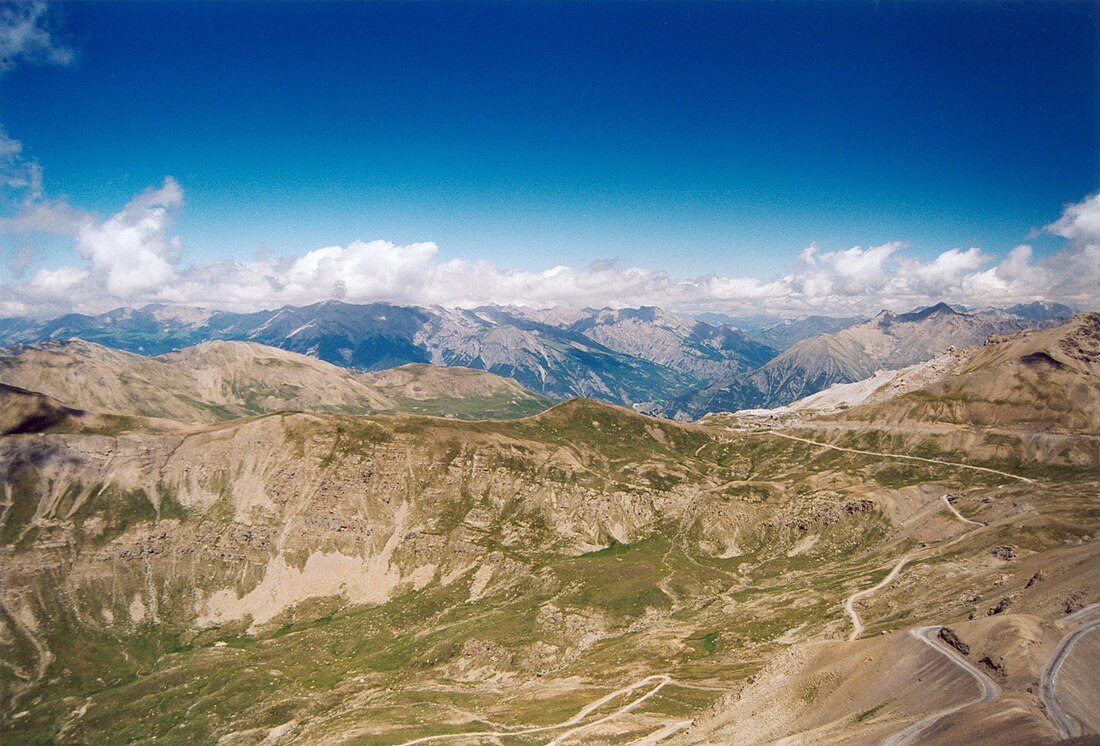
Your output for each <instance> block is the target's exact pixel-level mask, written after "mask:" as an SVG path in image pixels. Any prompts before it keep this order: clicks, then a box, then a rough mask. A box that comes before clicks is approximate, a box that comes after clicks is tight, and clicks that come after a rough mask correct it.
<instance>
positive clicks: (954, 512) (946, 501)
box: [942, 495, 985, 527]
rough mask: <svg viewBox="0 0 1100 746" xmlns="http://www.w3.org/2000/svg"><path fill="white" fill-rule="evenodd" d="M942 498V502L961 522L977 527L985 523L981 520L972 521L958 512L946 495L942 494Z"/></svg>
mask: <svg viewBox="0 0 1100 746" xmlns="http://www.w3.org/2000/svg"><path fill="white" fill-rule="evenodd" d="M942 499H943V504H944V505H946V506H947V509H948V510H950V511H951V512H952V513H953V514H954V515H955V517H956V518H958V519H959V520H960V521H962V522H963V523H969V524H970V525H971V526H979V527H980V526H984V525H985V524H984V523H982V522H981V521H972V520H970V519H969V518H966V517H964V516H963V514H962V513H960V512H959V511H958V510H957V509H956V508H955V506H954V505H952V504H951V501H950V500H948V499H947V495H943V496H942Z"/></svg>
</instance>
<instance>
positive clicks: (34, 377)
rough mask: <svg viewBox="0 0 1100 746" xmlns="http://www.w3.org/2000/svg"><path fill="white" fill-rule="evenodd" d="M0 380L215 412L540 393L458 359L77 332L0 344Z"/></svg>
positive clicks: (110, 407) (510, 398)
mask: <svg viewBox="0 0 1100 746" xmlns="http://www.w3.org/2000/svg"><path fill="white" fill-rule="evenodd" d="M0 382H2V383H6V384H9V385H12V386H19V387H23V388H34V389H35V390H37V391H41V392H43V393H45V394H48V395H50V396H52V397H54V398H56V399H58V400H61V401H64V402H65V403H66V404H68V405H71V406H73V407H77V408H80V409H85V410H93V411H97V412H111V413H115V414H124V415H137V416H145V417H162V418H170V419H175V420H179V421H182V422H215V421H219V420H225V419H230V418H233V417H238V416H242V415H247V414H260V413H264V412H276V411H285V410H290V411H306V412H335V413H349V414H367V413H380V412H420V413H424V414H438V415H452V416H458V417H474V418H477V417H504V418H507V417H521V416H525V415H529V414H534V413H536V412H539V411H542V410H543V409H546V408H547V407H548V406H550V401H549V400H547V399H545V398H543V397H541V396H538V395H537V394H532V393H531V392H529V391H526V390H524V389H523V388H522V387H521V386H519V384H517V383H516V382H515V381H512V380H510V379H507V378H501V377H499V376H495V375H492V374H491V373H486V372H484V371H473V370H468V369H465V368H444V367H436V366H428V365H407V366H403V367H400V368H395V369H391V370H388V371H380V372H372V373H356V372H353V371H350V370H347V369H344V368H339V367H337V366H334V365H331V364H329V363H326V362H323V361H321V360H317V359H316V358H312V357H308V356H306V355H299V354H297V353H293V352H287V351H286V350H280V349H276V348H273V347H268V346H265V345H261V344H256V343H254V342H204V343H202V344H199V345H196V346H194V347H189V348H186V349H183V350H180V351H178V352H172V353H167V354H164V355H161V356H159V357H153V358H149V357H144V356H142V355H136V354H133V353H129V352H123V351H120V350H113V349H110V348H107V347H103V346H101V345H97V344H93V343H90V342H83V341H81V340H69V341H63V342H45V343H40V344H34V345H20V346H14V347H8V348H0Z"/></svg>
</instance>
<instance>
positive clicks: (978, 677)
mask: <svg viewBox="0 0 1100 746" xmlns="http://www.w3.org/2000/svg"><path fill="white" fill-rule="evenodd" d="M940 629H942V628H941V627H939V626H936V625H933V626H931V627H920V628H918V629H914V630H910V631H909V634H911V635H913V637H916V638H917V639H918V640H920V641H921V642H923V643H924V644H925V645H927V646H928V647H930V648H932V649H933V650H935V651H936V652H937V653H939V654H940V655H943V656H945V657H946V658H947V659H948V660H950V661H951V662H952V663H954V664H955V665H956V666H958V667H959V668H962V669H963V670H964V671H966V672H967V673H968V674H970V675H971V676H973V677H974V679H975V681H977V682H978V686H980V687H981V689H982V693H981V696H980V697H979V698H978V700H977V701H979V702H988V701H989V700H991V699H996V698H997V697H999V696H1001V687H1000V686H998V685H997V682H995V681H994V680H993V679H991V678H989V676H987V675H986V674H985V672H984V671H982V670H981V669H980V668H977V667H976V666H974V664H972V663H971V662H970V661H968V660H967V659H966V658H963V657H962V656H961V655H959V654H958V653H957V652H956V651H954V650H952V649H951V648H948V647H946V646H944V645H940V644H939V643H937V642H936V641H935V640H934V639H933V638H932V635H934V634H938V633H939V631H940ZM971 704H973V703H972V702H964V703H963V704H961V705H956V706H955V707H949V708H947V709H946V710H940V711H939V712H933V713H932V714H931V715H929V716H927V717H925V718H923V719H921V720H918V721H917V722H915V723H913V724H912V725H910V726H909V727H908V728H906V729H905V730H902V731H898V732H897V733H895V734H894V735H892V736H890V737H889V738H887V739H886V740H885V741H883V742H882V744H883V746H903V744H905V743H908V742H909V741H910V740H911V739H912V738H914V737H916V736H917V735H919V734H921V733H923V732H924V731H926V730H928V729H929V728H931V727H932V726H933V725H934V724H935V723H937V722H939V720H940V719H941V718H944V717H947V716H948V715H950V714H951V713H953V712H958V711H959V710H961V709H962V708H964V707H967V706H969V705H971Z"/></svg>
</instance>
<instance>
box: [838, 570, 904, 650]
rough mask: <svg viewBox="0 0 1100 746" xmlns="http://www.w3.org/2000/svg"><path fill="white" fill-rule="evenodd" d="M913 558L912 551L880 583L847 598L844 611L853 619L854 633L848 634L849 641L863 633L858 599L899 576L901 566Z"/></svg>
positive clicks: (856, 638)
mask: <svg viewBox="0 0 1100 746" xmlns="http://www.w3.org/2000/svg"><path fill="white" fill-rule="evenodd" d="M911 559H913V553H912V552H911V553H909V554H907V555H905V556H904V557H902V558H901V559H900V560H898V563H897V564H896V565H894V567H893V569H892V570H890V574H889V575H887V576H886V577H885V578H883V579H882V580H880V581H879V582H878V585H875V586H873V587H871V588H868V589H866V590H862V591H859V592H857V593H853V594H852V595H850V596H848V598H847V599H845V601H844V612H845V613H846V614H847V615H848V618H850V619H851V620H852V634H850V635H848V642H852V641H854V640H858V639H859V636H860V635H862V634H863V622H861V621H860V620H859V614H857V613H856V609H855V605H856V601H858V600H859V599H861V598H863V597H864V596H870V595H871V594H872V593H874V592H875V591H877V590H879V589H880V588H882V587H883V586H885V585H889V584H890V582H892V581H893V579H894V578H896V577H897V576H898V573H899V572H901V568H903V567H905V563H906V562H908V561H909V560H911Z"/></svg>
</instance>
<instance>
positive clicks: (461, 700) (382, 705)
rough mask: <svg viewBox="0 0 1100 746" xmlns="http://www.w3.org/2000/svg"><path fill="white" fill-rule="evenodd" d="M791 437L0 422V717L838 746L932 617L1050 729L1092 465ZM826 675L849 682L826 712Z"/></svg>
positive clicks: (915, 678)
mask: <svg viewBox="0 0 1100 746" xmlns="http://www.w3.org/2000/svg"><path fill="white" fill-rule="evenodd" d="M46 404H48V402H46ZM28 406H32V408H33V406H34V403H33V402H32V403H31V404H30V405H28ZM43 406H45V405H43ZM50 406H55V405H50ZM32 414H33V413H32ZM55 415H56V413H55ZM32 419H33V418H32ZM798 437H801V436H798ZM809 440H810V439H808V438H806V439H803V440H795V439H791V438H788V437H783V434H782V433H775V432H768V431H746V432H736V431H733V430H730V429H728V428H727V427H726V426H724V425H720V426H716V427H711V428H705V427H699V426H683V425H678V424H675V423H671V422H666V421H660V420H654V419H650V418H645V417H642V416H640V415H636V414H634V413H631V412H628V411H625V410H621V409H617V408H614V407H610V406H607V405H602V404H596V403H593V402H588V401H582V400H578V401H573V402H569V403H567V404H564V405H561V406H559V407H557V408H555V409H553V410H550V411H548V412H546V413H544V414H542V415H539V416H537V417H533V418H529V419H525V420H518V421H514V422H488V421H486V422H473V423H469V422H458V421H448V420H441V419H431V418H422V417H408V416H405V417H395V418H385V417H353V416H340V415H315V414H273V415H266V416H258V417H251V418H245V419H238V420H233V421H230V422H226V423H222V424H215V425H189V426H182V425H176V426H172V427H168V426H166V425H165V423H164V422H157V421H148V420H142V419H140V418H132V417H131V418H122V417H92V416H89V415H84V414H81V413H75V412H67V411H62V412H61V413H60V415H56V416H54V417H53V418H52V419H46V420H41V424H40V426H37V427H35V426H28V427H24V428H22V429H21V431H20V432H18V433H16V434H11V435H8V436H5V437H3V438H2V439H0V474H2V475H3V484H4V502H5V508H4V513H3V523H2V525H0V538H2V541H3V544H4V550H3V551H4V579H5V583H4V589H3V615H2V618H3V628H2V634H0V645H3V659H4V661H5V662H6V663H7V665H6V666H5V667H4V668H3V669H0V670H2V671H3V674H2V675H3V682H4V698H5V699H4V703H3V723H4V729H5V732H8V733H11V734H14V737H16V738H18V739H23V740H27V741H33V740H35V739H38V740H41V739H47V740H48V739H54V740H57V741H60V742H69V743H77V742H79V743H118V742H122V741H127V740H136V741H144V740H151V739H152V738H154V737H156V738H157V740H158V742H160V743H163V742H166V741H167V742H169V743H172V742H175V743H188V742H215V741H217V742H221V743H226V744H234V743H239V744H245V743H261V742H268V743H274V742H279V743H318V742H324V743H377V744H401V743H411V742H413V741H415V740H416V739H421V738H426V737H430V736H439V735H443V734H461V733H479V732H485V733H488V732H493V733H497V734H501V733H508V734H509V735H506V736H493V738H497V737H500V738H501V739H502V741H503V742H507V743H532V744H533V743H549V742H554V743H607V744H626V743H632V742H635V741H636V740H638V739H644V738H647V737H649V736H651V735H654V734H663V736H674V737H675V739H679V740H678V742H683V743H696V742H708V743H731V742H746V743H748V742H767V741H770V740H774V738H775V737H777V735H778V734H780V733H784V734H800V733H801V734H812V737H811V735H806V736H805V738H807V739H810V740H814V739H817V738H818V736H819V735H821V734H825V733H828V734H832V735H831V736H830V738H834V739H838V740H844V741H846V742H867V743H870V742H877V741H880V740H881V739H882V738H883V737H885V736H887V735H889V734H891V733H894V732H897V731H899V730H901V729H902V728H904V727H906V726H907V725H911V724H913V723H914V722H917V721H919V720H920V719H921V718H923V717H925V716H926V715H928V714H929V712H931V711H932V710H933V709H935V708H938V707H939V706H940V704H942V703H941V701H940V699H935V698H930V697H931V695H930V693H929V692H930V690H929V686H930V684H927V683H924V682H923V677H922V674H921V673H920V671H921V670H922V669H921V667H922V666H925V665H930V664H932V663H935V662H936V661H937V660H938V659H937V655H939V654H938V653H937V652H936V651H934V650H932V649H931V648H927V647H924V648H922V647H921V643H920V642H919V641H916V640H914V641H913V643H912V644H911V643H909V642H906V641H907V640H909V639H911V638H909V637H908V635H905V634H903V633H904V632H905V631H906V630H908V629H910V628H913V627H915V626H917V625H920V624H945V623H947V624H950V625H951V627H952V629H957V630H958V634H959V635H960V636H961V637H963V638H964V639H966V640H967V641H968V642H969V644H971V645H972V646H974V648H975V649H978V648H979V647H980V646H985V647H981V649H982V650H989V651H991V652H990V654H989V656H990V660H991V661H992V662H993V663H996V664H997V665H1000V666H1001V667H1002V669H1003V670H1005V671H1007V673H1005V676H1006V677H1009V678H1008V679H1006V683H1005V688H1006V690H1007V689H1008V688H1009V687H1010V686H1011V687H1014V688H1013V691H1014V692H1015V693H1014V694H1013V695H1012V696H1013V697H1015V698H1016V699H1019V698H1020V697H1023V698H1024V699H1025V700H1027V701H1028V702H1031V704H1030V705H1028V706H1029V707H1030V709H1026V708H1025V710H1026V717H1025V718H1024V719H1025V720H1026V725H1027V727H1028V728H1031V729H1032V731H1033V732H1035V733H1043V734H1049V733H1053V732H1054V731H1053V730H1052V726H1050V725H1049V723H1048V722H1047V721H1046V720H1045V719H1044V718H1043V716H1042V714H1041V712H1039V711H1038V707H1037V705H1035V704H1034V698H1033V697H1032V699H1030V700H1028V699H1027V698H1028V697H1030V696H1031V695H1029V694H1027V693H1026V686H1027V682H1029V681H1030V680H1031V678H1032V677H1037V676H1038V671H1037V669H1036V667H1037V666H1040V665H1041V663H1042V659H1043V656H1042V654H1041V653H1040V652H1031V653H1027V654H1026V655H1023V654H1022V653H1020V652H1019V651H1020V650H1030V649H1031V648H1029V647H1028V645H1032V643H1028V642H1026V640H1030V639H1032V638H1034V639H1035V640H1036V641H1037V642H1036V643H1034V645H1038V646H1039V648H1037V649H1036V650H1038V651H1044V650H1048V649H1050V648H1051V647H1052V646H1053V645H1054V644H1055V643H1056V642H1057V639H1056V638H1057V637H1058V636H1059V634H1060V633H1059V629H1058V628H1057V626H1056V620H1058V619H1059V618H1061V617H1062V616H1064V614H1065V609H1066V608H1070V607H1072V608H1076V607H1078V606H1083V605H1087V604H1089V603H1093V602H1095V601H1097V600H1098V599H1100V593H1098V588H1097V583H1096V578H1095V577H1094V573H1091V572H1089V571H1088V568H1089V567H1094V566H1095V561H1096V559H1097V557H1096V551H1095V546H1096V545H1095V544H1094V543H1093V542H1092V536H1093V535H1094V534H1095V525H1096V519H1095V516H1096V514H1097V510H1100V505H1098V504H1097V498H1096V489H1095V487H1096V481H1097V480H1096V475H1095V471H1094V470H1093V469H1091V468H1082V467H1074V466H1073V465H1065V466H1063V467H1060V469H1059V470H1058V471H1057V472H1056V473H1052V472H1051V471H1050V467H1048V466H1047V465H1045V464H1042V463H1040V462H1037V461H1034V460H1029V457H1028V456H1027V453H1026V449H1023V448H1022V447H1021V448H1020V449H1019V450H1018V452H1017V458H1016V460H1015V461H1014V462H1013V463H1012V464H1011V465H1010V466H1005V465H1004V464H1001V463H999V462H996V461H989V462H981V463H985V464H986V466H984V467H983V468H982V469H975V468H969V466H970V465H968V464H967V463H966V460H965V459H961V458H960V461H962V462H963V463H962V464H961V465H960V464H947V463H938V462H935V461H932V460H928V461H910V462H906V461H903V460H898V459H895V458H891V457H888V456H878V455H874V454H873V453H870V451H871V450H873V449H870V448H868V449H867V450H868V453H857V452H853V451H842V450H836V449H829V448H823V447H822V446H820V445H817V444H815V443H813V442H809ZM981 463H975V464H971V465H979V466H980V465H981ZM964 516H965V517H964ZM979 524H981V525H979ZM1002 547H1009V550H1007V551H1005V550H1002ZM902 558H905V559H906V563H907V564H906V565H905V566H904V567H902V568H900V569H899V572H898V573H897V574H896V575H895V577H893V578H890V577H888V573H889V572H890V570H891V569H892V568H894V567H896V565H897V563H898V562H899V560H900V559H902ZM1037 573H1038V574H1039V575H1041V580H1033V576H1035V575H1036V574H1037ZM883 579H887V580H890V582H889V583H887V584H886V585H885V586H884V587H881V588H879V589H878V590H876V591H875V592H874V593H870V594H863V595H856V596H854V595H853V594H860V593H861V592H863V591H867V590H868V589H871V588H873V587H875V586H876V584H879V582H880V581H882V580H883ZM850 598H854V600H853V601H852V603H851V604H850V611H848V610H846V607H845V600H846V599H850ZM1002 598H1005V599H1008V600H1007V601H1006V603H1005V604H1001V599H1002ZM999 605H1000V606H1003V608H1002V609H1001V611H997V612H996V613H989V615H988V617H987V612H989V610H990V609H994V608H996V607H997V606H999ZM853 613H854V614H856V615H857V616H856V617H853V616H851V614H853ZM970 615H973V616H974V621H972V622H967V617H968V616H970ZM987 618H988V619H989V620H990V621H989V622H985V621H983V620H985V619H987ZM1001 620H1005V621H1009V620H1013V621H1012V624H1011V625H1009V626H1010V627H1011V629H1010V630H1009V631H1008V632H1005V631H1004V630H1003V629H1002V628H1001V627H998V626H996V624H995V623H997V622H1000V621H1001ZM857 623H858V624H859V625H860V626H864V627H865V629H864V630H862V632H861V633H860V634H859V635H858V636H859V637H860V638H861V639H858V640H853V641H849V640H848V638H849V637H850V636H851V635H852V633H853V625H854V624H857ZM1013 625H1015V626H1013ZM1021 625H1022V626H1021ZM1017 628H1019V629H1020V630H1024V632H1020V634H1024V633H1025V632H1026V635H1025V637H1022V638H1021V637H1019V635H1017V633H1016V632H1013V631H1012V630H1015V629H1017ZM884 633H893V634H885V636H884ZM1014 635H1015V636H1014ZM887 640H897V641H898V644H897V645H891V644H888V643H887V642H886V641H887ZM998 640H1000V641H1001V642H998ZM913 645H916V647H913ZM998 646H1000V647H998ZM1021 646H1023V647H1021ZM983 654H984V653H983ZM895 656H896V657H895ZM998 656H999V657H998ZM1021 656H1022V657H1021ZM868 657H871V658H873V659H875V660H878V661H881V662H882V665H883V666H884V668H883V671H886V670H889V671H890V672H891V673H890V676H893V677H894V679H890V678H889V677H887V678H882V679H881V680H880V679H878V678H875V676H879V674H875V673H874V671H877V670H878V669H875V668H865V667H864V665H863V664H862V663H861V661H864V660H865V659H866V658H868ZM891 661H893V662H892V663H891ZM945 670H947V671H950V670H951V669H950V668H948V669H945ZM991 670H992V671H993V673H996V670H995V669H991ZM883 675H885V674H883ZM953 675H955V676H956V679H957V681H958V684H957V687H956V688H955V689H949V690H946V691H947V692H948V693H947V694H946V695H943V696H947V697H948V698H949V699H951V701H952V702H953V703H962V704H965V703H966V702H968V701H969V698H970V697H971V692H970V689H971V688H972V686H973V684H972V683H970V684H968V683H967V679H966V676H965V674H958V673H955V674H953ZM991 675H992V674H991ZM998 675H999V674H998ZM846 676H850V677H857V678H859V679H861V680H862V677H865V676H866V677H867V679H866V680H867V681H870V682H873V686H869V687H862V688H860V694H859V698H858V699H843V698H841V699H837V696H841V695H839V694H837V691H842V690H837V687H836V686H834V685H835V684H836V683H837V682H839V681H841V680H843V678H844V677H846ZM791 677H794V678H793V679H791ZM898 677H902V678H904V679H905V680H906V681H908V682H909V686H908V687H907V688H901V689H897V688H895V684H896V681H897V679H898ZM783 681H792V682H798V683H797V685H795V684H791V685H789V686H788V685H784V684H782V682H783ZM815 682H816V683H815ZM834 690H837V691H834ZM768 692H771V694H769V693H768ZM937 696H939V695H937ZM998 701H999V700H998ZM1004 701H1005V702H1008V701H1015V700H1008V699H1006V700H1004ZM853 703H855V704H853ZM995 703H996V701H995ZM857 704H858V708H857ZM992 712H993V715H991V716H990V717H993V716H995V715H996V714H997V712H999V711H998V710H993V711H992ZM753 713H755V714H753ZM777 713H778V714H777ZM968 722H969V721H968ZM749 735H751V736H752V737H751V738H750V737H749ZM663 736H661V737H663ZM478 738H489V736H485V737H475V738H474V740H477V739H478ZM505 739H506V740H505ZM453 740H454V739H452V741H453ZM461 740H462V739H458V742H461ZM469 740H470V739H469V738H467V739H466V741H467V742H468V741H469ZM418 742H423V741H418ZM433 742H434V741H433ZM650 742H652V741H650Z"/></svg>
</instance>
